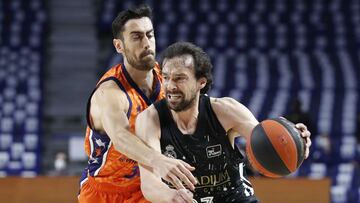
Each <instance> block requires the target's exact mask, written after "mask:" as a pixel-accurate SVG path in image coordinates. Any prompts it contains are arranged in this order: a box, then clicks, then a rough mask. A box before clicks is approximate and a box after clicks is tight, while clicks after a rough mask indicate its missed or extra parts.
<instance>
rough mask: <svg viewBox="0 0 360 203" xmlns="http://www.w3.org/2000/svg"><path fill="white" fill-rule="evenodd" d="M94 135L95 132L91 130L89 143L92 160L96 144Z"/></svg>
mask: <svg viewBox="0 0 360 203" xmlns="http://www.w3.org/2000/svg"><path fill="white" fill-rule="evenodd" d="M93 134H94V131H93V130H90V135H89V142H90V160H92V159H93V156H92V154H93V152H94V144H93V142H92V136H93Z"/></svg>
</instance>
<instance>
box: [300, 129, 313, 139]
mask: <svg viewBox="0 0 360 203" xmlns="http://www.w3.org/2000/svg"><path fill="white" fill-rule="evenodd" d="M310 136H311V133H310V131H308V130H306V131H303V132H301V137H303V138H309V137H310Z"/></svg>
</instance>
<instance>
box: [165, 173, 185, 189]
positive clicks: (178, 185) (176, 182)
mask: <svg viewBox="0 0 360 203" xmlns="http://www.w3.org/2000/svg"><path fill="white" fill-rule="evenodd" d="M168 176H169V178H170V181H169V182H171V184H172V185H173V186H174V187H175V188H176V189H185V187H184V185H183V184H182V182H181V180H180V179H179V178H178V177H177V176H175V175H174V174H169V175H168Z"/></svg>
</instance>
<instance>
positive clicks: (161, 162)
mask: <svg viewBox="0 0 360 203" xmlns="http://www.w3.org/2000/svg"><path fill="white" fill-rule="evenodd" d="M152 167H153V169H154V171H155V172H156V173H158V174H159V175H160V176H161V177H162V178H163V179H164V180H166V181H168V182H170V183H171V184H172V185H173V186H174V187H175V188H176V189H185V187H184V185H183V184H182V183H185V185H187V186H188V188H189V189H190V190H192V191H194V190H195V186H194V185H195V184H196V183H197V182H196V178H195V177H194V176H193V174H192V173H191V172H190V171H193V170H195V168H194V167H192V166H190V165H189V164H188V163H186V162H184V161H182V160H179V159H173V158H169V157H166V156H164V155H161V157H160V158H158V159H156V160H154V161H153V166H152Z"/></svg>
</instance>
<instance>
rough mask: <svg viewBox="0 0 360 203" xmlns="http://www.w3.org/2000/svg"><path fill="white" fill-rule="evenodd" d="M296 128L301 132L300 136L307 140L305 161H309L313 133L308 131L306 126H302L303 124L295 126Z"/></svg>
mask: <svg viewBox="0 0 360 203" xmlns="http://www.w3.org/2000/svg"><path fill="white" fill-rule="evenodd" d="M295 127H296V128H297V129H298V130H300V134H301V137H303V138H304V139H305V146H306V148H305V159H307V158H308V157H309V152H310V146H311V139H310V136H311V133H310V131H308V129H307V127H306V125H304V124H302V123H297V124H296V125H295Z"/></svg>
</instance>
